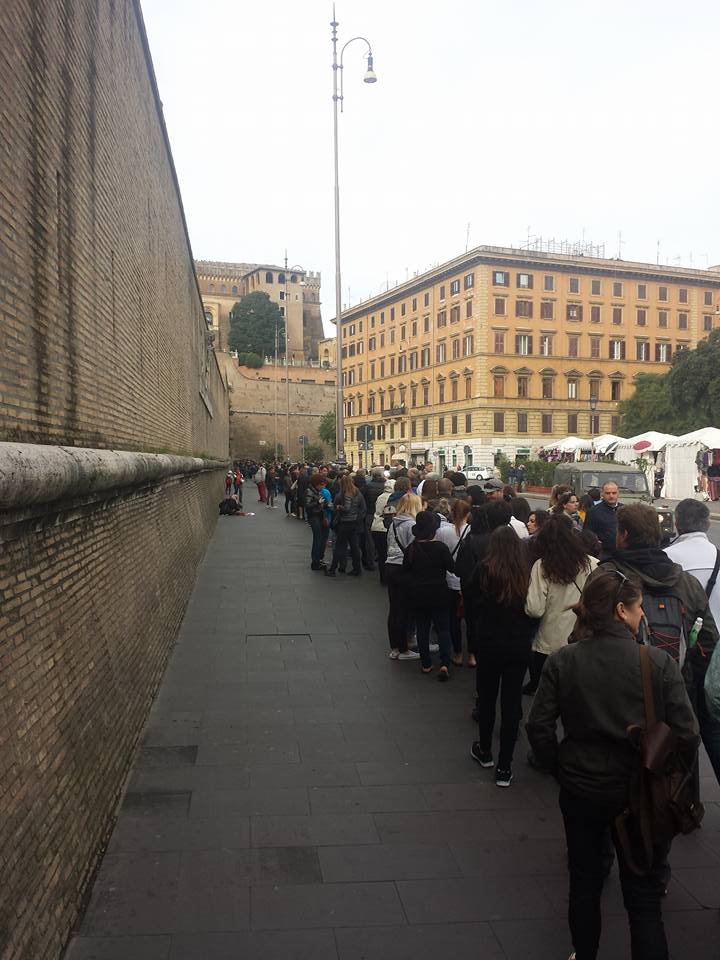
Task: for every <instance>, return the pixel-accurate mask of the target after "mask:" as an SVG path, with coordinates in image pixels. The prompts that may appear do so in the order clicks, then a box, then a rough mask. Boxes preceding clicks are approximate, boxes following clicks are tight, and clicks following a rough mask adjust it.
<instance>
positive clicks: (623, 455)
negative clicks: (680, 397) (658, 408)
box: [611, 430, 677, 496]
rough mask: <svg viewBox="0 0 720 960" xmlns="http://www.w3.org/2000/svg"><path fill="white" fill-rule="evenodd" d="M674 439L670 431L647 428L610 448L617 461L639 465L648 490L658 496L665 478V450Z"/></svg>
mask: <svg viewBox="0 0 720 960" xmlns="http://www.w3.org/2000/svg"><path fill="white" fill-rule="evenodd" d="M675 439H677V438H676V437H675V436H673V434H671V433H658V431H657V430H648V431H647V432H646V433H639V434H638V435H637V436H635V437H629V438H628V439H627V440H621V441H620V443H618V444H617V445H616V446H615V447H614V448H613V447H612V446H611V450H612V452H613V456H614V458H615V460H616V462H617V463H635V464H637V466H639V467H641V468H642V470H643V471H644V472H645V476H646V477H647V481H648V486H649V487H650V490H652V491H653V492H654V493H655V496H659V495H660V493H661V491H662V489H663V483H664V478H665V450H666V449H667V444H668V443H669V442H670V441H671V440H675ZM665 496H668V494H665Z"/></svg>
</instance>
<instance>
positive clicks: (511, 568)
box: [470, 525, 535, 787]
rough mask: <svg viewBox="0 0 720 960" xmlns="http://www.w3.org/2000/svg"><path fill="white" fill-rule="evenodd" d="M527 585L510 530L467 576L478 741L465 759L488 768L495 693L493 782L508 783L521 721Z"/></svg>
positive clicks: (523, 552)
mask: <svg viewBox="0 0 720 960" xmlns="http://www.w3.org/2000/svg"><path fill="white" fill-rule="evenodd" d="M529 583H530V564H529V562H528V556H527V547H526V546H525V544H524V543H523V542H522V541H521V540H520V539H519V538H518V536H517V534H516V533H515V531H514V530H513V529H512V527H509V526H507V525H505V526H502V527H498V528H497V529H496V530H495V531H494V532H493V534H492V536H491V537H490V541H489V543H488V548H487V553H486V555H485V557H484V559H483V560H482V561H481V563H480V564H479V565H478V568H477V570H476V572H475V575H474V576H473V581H472V586H473V588H474V599H475V611H476V615H477V650H476V657H477V673H476V682H477V695H478V700H477V712H478V725H479V739H478V740H476V741H474V743H473V745H472V747H471V750H470V754H471V756H472V758H473V760H476V761H477V762H478V763H479V764H480V766H481V767H492V766H494V762H493V755H492V735H493V728H494V726H495V706H496V703H497V698H498V691H499V692H500V715H501V720H500V753H499V754H498V760H497V766H496V768H495V783H496V784H497V785H498V787H509V786H510V784H511V783H512V779H513V775H512V758H513V751H514V749H515V742H516V740H517V735H518V726H519V724H520V718H521V716H522V682H523V677H524V676H525V670H526V669H527V662H528V656H529V654H530V643H531V638H532V632H533V630H534V628H535V625H534V623H533V621H532V620H531V619H530V617H528V616H527V615H526V614H525V598H526V597H527V592H528V585H529Z"/></svg>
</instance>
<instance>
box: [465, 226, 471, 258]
mask: <svg viewBox="0 0 720 960" xmlns="http://www.w3.org/2000/svg"><path fill="white" fill-rule="evenodd" d="M469 246H470V224H469V223H468V225H467V230H466V231H465V253H467V252H468V247H469Z"/></svg>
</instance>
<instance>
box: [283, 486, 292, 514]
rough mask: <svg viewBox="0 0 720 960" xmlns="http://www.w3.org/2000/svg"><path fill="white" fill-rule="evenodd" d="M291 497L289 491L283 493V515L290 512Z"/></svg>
mask: <svg viewBox="0 0 720 960" xmlns="http://www.w3.org/2000/svg"><path fill="white" fill-rule="evenodd" d="M292 500H293V495H292V493H291V492H290V491H289V490H286V491H285V513H291V512H292Z"/></svg>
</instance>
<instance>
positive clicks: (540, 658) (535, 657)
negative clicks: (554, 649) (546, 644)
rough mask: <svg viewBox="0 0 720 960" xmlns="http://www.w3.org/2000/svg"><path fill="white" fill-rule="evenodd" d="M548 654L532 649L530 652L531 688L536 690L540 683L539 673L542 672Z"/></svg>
mask: <svg viewBox="0 0 720 960" xmlns="http://www.w3.org/2000/svg"><path fill="white" fill-rule="evenodd" d="M547 658H548V655H547V654H546V653H540V652H539V651H538V650H533V651H532V652H531V653H530V664H529V668H528V669H529V671H530V685H531V686H532V688H533V690H537V685H538V684H539V683H540V675H541V674H542V672H543V667H544V666H545V661H546V660H547Z"/></svg>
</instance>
